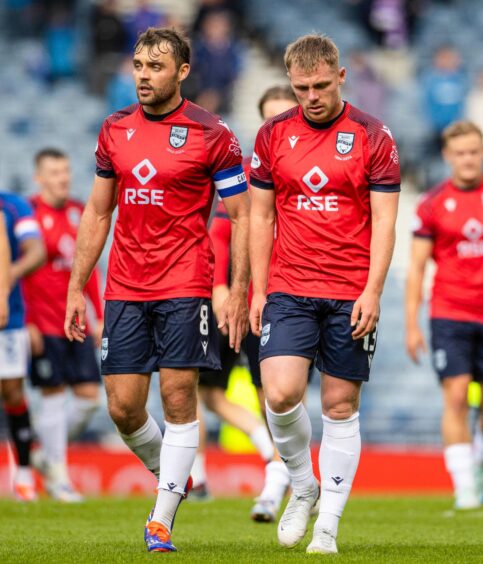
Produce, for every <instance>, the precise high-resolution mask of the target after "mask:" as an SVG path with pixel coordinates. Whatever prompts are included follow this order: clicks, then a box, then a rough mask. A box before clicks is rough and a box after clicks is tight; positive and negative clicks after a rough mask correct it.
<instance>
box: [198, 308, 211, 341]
mask: <svg viewBox="0 0 483 564" xmlns="http://www.w3.org/2000/svg"><path fill="white" fill-rule="evenodd" d="M200 333H201V334H202V335H203V336H204V337H206V336H207V335H208V333H209V325H208V306H207V305H202V306H201V309H200Z"/></svg>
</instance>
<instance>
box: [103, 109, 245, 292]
mask: <svg viewBox="0 0 483 564" xmlns="http://www.w3.org/2000/svg"><path fill="white" fill-rule="evenodd" d="M96 157H97V171H96V173H97V175H99V176H101V177H115V178H116V181H117V191H118V196H117V203H118V217H117V221H116V226H115V230H114V240H113V244H112V248H111V252H110V256H109V269H108V275H107V284H106V291H105V295H104V297H105V299H106V300H134V301H145V300H161V299H169V298H177V297H209V296H211V290H212V285H213V249H212V246H211V241H210V238H209V236H208V230H207V222H208V218H209V215H210V210H211V205H212V201H213V196H214V191H215V188H216V189H217V191H218V194H219V195H220V196H221V197H223V198H224V197H228V196H233V195H235V194H239V193H241V192H243V191H245V190H246V189H247V185H246V179H245V173H244V172H243V168H242V166H241V162H242V155H241V150H240V145H239V143H238V140H237V138H236V137H235V135H234V134H233V133H232V132H231V131H230V129H229V128H228V126H227V125H226V124H225V123H224V122H223V121H222V120H221V119H220V118H219V117H218V116H214V115H212V114H210V113H209V112H207V111H206V110H204V109H202V108H200V107H199V106H196V105H195V104H192V103H191V102H188V101H186V100H184V101H183V102H182V103H181V104H180V105H179V106H178V107H177V108H176V109H175V110H173V111H172V112H170V113H168V114H165V115H163V116H154V115H150V114H147V113H145V112H144V111H143V109H142V107H141V106H140V105H139V104H134V105H132V106H129V107H128V108H125V109H124V110H121V111H119V112H117V113H115V114H113V115H111V116H109V117H108V118H107V119H106V120H105V121H104V123H103V125H102V128H101V131H100V134H99V142H98V147H97V150H96Z"/></svg>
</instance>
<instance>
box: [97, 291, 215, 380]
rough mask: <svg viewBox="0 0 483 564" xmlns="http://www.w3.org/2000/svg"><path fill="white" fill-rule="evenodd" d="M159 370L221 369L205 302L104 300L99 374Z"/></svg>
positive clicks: (211, 323)
mask: <svg viewBox="0 0 483 564" xmlns="http://www.w3.org/2000/svg"><path fill="white" fill-rule="evenodd" d="M159 368H199V369H200V370H206V369H208V370H215V369H220V368H221V366H220V357H219V350H218V330H217V327H216V322H215V317H214V315H213V312H212V309H211V301H210V300H209V299H208V298H173V299H171V300H158V301H150V302H131V301H118V300H108V301H106V306H105V315H104V332H103V334H102V347H101V372H102V374H145V373H148V374H149V373H151V372H155V371H157V370H158V369H159Z"/></svg>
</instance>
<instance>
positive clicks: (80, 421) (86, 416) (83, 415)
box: [67, 396, 99, 441]
mask: <svg viewBox="0 0 483 564" xmlns="http://www.w3.org/2000/svg"><path fill="white" fill-rule="evenodd" d="M98 407H99V401H98V400H97V399H95V400H94V399H90V398H81V397H78V396H74V397H73V398H72V399H71V401H70V402H69V403H68V405H67V436H68V439H69V441H72V440H74V439H77V438H78V437H80V435H81V434H82V433H83V431H84V429H85V428H86V427H87V425H88V423H89V421H90V420H91V417H92V416H93V415H94V412H95V411H96V409H97V408H98Z"/></svg>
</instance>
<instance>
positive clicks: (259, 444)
mask: <svg viewBox="0 0 483 564" xmlns="http://www.w3.org/2000/svg"><path fill="white" fill-rule="evenodd" d="M250 440H251V441H252V443H253V446H254V447H255V448H256V449H257V450H258V452H259V453H260V456H261V457H262V458H263V460H265V462H268V461H270V460H272V458H273V453H274V448H273V443H272V439H271V437H270V433H269V432H268V429H267V427H266V425H265V424H264V423H262V424H260V425H259V426H258V427H257V428H256V429H255V430H254V431H253V433H252V434H251V435H250Z"/></svg>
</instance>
